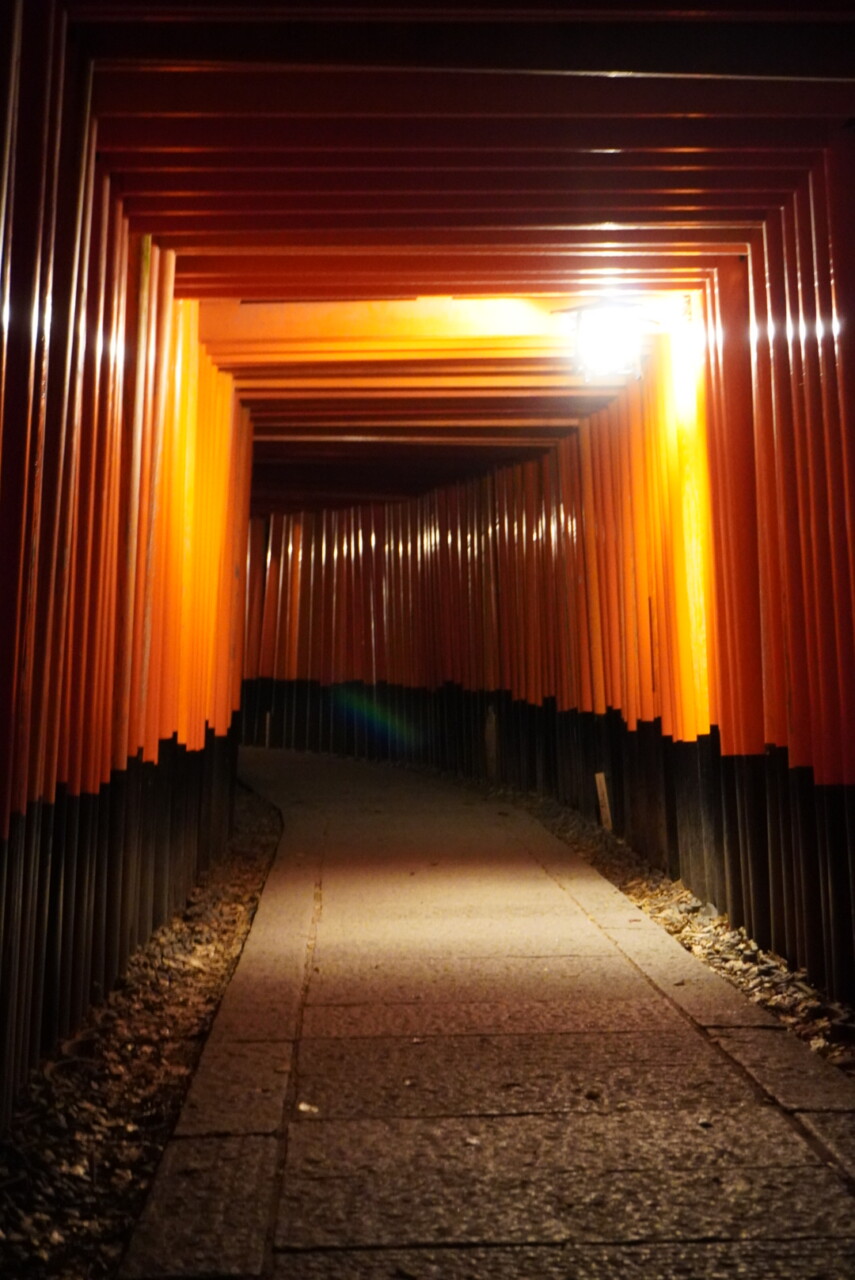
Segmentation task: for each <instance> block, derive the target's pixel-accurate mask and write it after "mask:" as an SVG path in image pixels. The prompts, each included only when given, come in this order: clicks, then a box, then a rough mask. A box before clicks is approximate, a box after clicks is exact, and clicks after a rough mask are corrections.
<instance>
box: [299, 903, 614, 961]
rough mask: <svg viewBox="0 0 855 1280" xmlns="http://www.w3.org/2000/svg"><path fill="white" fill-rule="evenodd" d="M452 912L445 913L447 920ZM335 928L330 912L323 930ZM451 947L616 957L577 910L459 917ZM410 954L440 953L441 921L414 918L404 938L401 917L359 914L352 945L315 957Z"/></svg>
mask: <svg viewBox="0 0 855 1280" xmlns="http://www.w3.org/2000/svg"><path fill="white" fill-rule="evenodd" d="M447 917H448V912H446V921H447ZM331 924H332V920H331V916H330V914H329V913H327V912H325V918H324V930H325V931H326V929H327V928H328V927H330V925H331ZM446 946H450V947H451V949H452V953H453V954H454V955H455V956H493V957H499V956H548V955H559V956H573V955H576V956H579V955H584V956H597V955H603V956H616V955H617V954H618V952H617V947H616V946H615V944H614V943H613V942H611V940H610V939H609V938H607V937H606V935H605V934H604V933H603V932H602V930H601V929H597V928H596V926H594V925H592V924H591V923H590V921H589V920H588V919H587V918H586V917H585V916H583V915H582V914H581V913H573V912H572V911H569V910H568V911H554V910H553V911H549V912H533V911H527V912H526V913H525V914H524V915H517V916H508V917H505V918H503V919H501V920H496V919H495V917H494V918H492V919H484V917H483V915H482V914H475V913H474V912H473V913H472V914H467V915H465V916H461V917H459V919H458V921H457V927H456V928H454V929H453V932H452V935H451V938H450V940H449V941H448V942H447V943H446ZM403 952H406V953H407V954H409V955H410V956H412V957H416V956H430V955H435V954H436V952H437V922H436V921H435V920H432V919H426V918H425V917H424V916H422V915H416V916H410V917H408V918H407V922H406V933H405V934H404V935H402V929H401V916H400V914H399V913H397V912H396V913H392V912H390V913H389V914H388V915H386V916H380V917H378V913H377V912H376V910H375V911H372V912H371V914H370V915H369V916H366V915H365V914H359V915H357V916H355V917H354V919H353V920H352V921H351V922H349V924H348V926H347V943H346V945H343V944H340V943H339V944H337V945H336V944H335V943H333V944H331V943H329V942H326V941H321V942H320V943H319V945H318V948H317V950H316V952H315V959H316V961H317V962H318V963H319V964H320V965H321V966H323V965H324V963H325V962H326V960H327V959H328V958H332V959H337V960H342V959H345V958H346V959H352V960H353V961H354V962H356V963H360V962H362V961H364V960H366V959H371V958H375V957H376V956H377V955H378V954H389V953H392V954H398V955H400V954H401V953H403Z"/></svg>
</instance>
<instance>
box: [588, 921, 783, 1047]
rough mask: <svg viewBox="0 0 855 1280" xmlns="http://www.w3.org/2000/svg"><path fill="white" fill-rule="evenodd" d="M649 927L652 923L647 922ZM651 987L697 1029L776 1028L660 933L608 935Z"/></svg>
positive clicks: (771, 1020) (774, 1020)
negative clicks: (675, 1006)
mask: <svg viewBox="0 0 855 1280" xmlns="http://www.w3.org/2000/svg"><path fill="white" fill-rule="evenodd" d="M651 923H652V922H651ZM606 932H607V934H608V936H609V937H610V938H612V939H613V940H614V941H615V942H616V943H617V945H618V946H619V948H620V950H621V952H622V953H623V954H624V955H625V956H626V957H627V959H629V960H631V961H632V963H633V964H634V965H635V966H637V968H638V969H639V970H640V971H641V972H642V973H643V974H644V975H645V977H647V978H649V979H650V981H651V982H652V983H654V985H655V986H656V987H658V989H659V990H660V991H661V992H662V994H663V995H665V996H667V997H668V999H669V1000H672V1001H673V1002H674V1003H675V1004H676V1005H678V1006H679V1007H680V1008H681V1009H683V1010H684V1012H685V1013H687V1014H688V1016H689V1017H690V1018H691V1019H692V1020H693V1021H694V1022H696V1023H698V1025H699V1026H701V1027H709V1028H711V1027H734V1028H735V1027H780V1025H781V1024H780V1022H779V1021H778V1020H777V1018H775V1017H774V1016H773V1015H772V1014H771V1013H768V1012H767V1011H766V1010H765V1009H761V1007H760V1006H759V1005H756V1004H752V1002H751V1001H750V1000H748V999H747V998H746V997H745V995H744V994H743V993H742V992H741V991H739V990H737V988H736V987H734V986H733V984H732V983H730V982H728V981H727V979H726V978H722V977H720V976H719V974H717V973H713V971H712V970H711V969H708V968H707V967H706V965H705V964H703V963H702V962H701V961H700V960H699V959H698V957H697V956H693V955H692V954H691V952H689V951H686V950H685V948H684V947H681V946H680V944H679V942H677V941H676V939H675V938H672V937H671V935H670V934H669V933H666V931H665V930H664V929H659V928H658V926H657V929H656V934H650V933H647V932H645V934H644V935H643V936H642V935H641V934H640V933H638V932H637V931H636V930H634V929H631V928H630V929H616V928H613V927H610V928H608V929H607V930H606Z"/></svg>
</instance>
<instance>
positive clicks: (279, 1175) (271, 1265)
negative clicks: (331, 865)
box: [253, 815, 328, 1280]
mask: <svg viewBox="0 0 855 1280" xmlns="http://www.w3.org/2000/svg"><path fill="white" fill-rule="evenodd" d="M283 827H284V815H283ZM327 832H328V828H327V826H326V824H325V825H324V830H323V833H322V836H321V856H320V859H319V862H318V869H317V874H316V877H315V885H314V893H313V903H312V916H311V921H310V924H309V933H308V937H307V939H306V951H305V959H304V964H303V981H302V985H301V989H300V998H299V1001H298V1004H297V1012H296V1018H295V1024H294V1040H293V1045H294V1048H293V1055H292V1059H291V1073H290V1075H289V1077H288V1087H287V1089H286V1091H285V1099H284V1103H283V1107H282V1118H281V1122H280V1128H279V1134H278V1142H277V1151H276V1173H275V1176H274V1178H273V1185H272V1187H271V1190H270V1199H269V1204H268V1213H267V1231H266V1235H265V1243H264V1266H263V1269H262V1276H272V1275H273V1273H274V1271H275V1268H276V1252H277V1251H276V1249H275V1239H276V1223H277V1218H278V1214H279V1203H280V1200H281V1197H282V1188H283V1186H284V1183H285V1166H286V1163H287V1158H288V1119H289V1116H290V1115H291V1114H292V1112H293V1110H294V1107H295V1106H296V1104H297V1100H298V1098H299V1089H300V1067H299V1048H300V1041H301V1039H302V1033H303V1016H304V1011H305V1008H306V997H307V995H308V992H309V983H310V982H311V978H312V963H313V960H314V954H315V946H316V944H317V939H318V925H319V924H320V920H321V915H322V913H323V906H324V899H323V886H324V857H323V846H324V842H325V840H326V837H327ZM282 839H283V842H284V841H285V839H286V835H285V833H284V831H283V836H282ZM253 1280H255V1278H253Z"/></svg>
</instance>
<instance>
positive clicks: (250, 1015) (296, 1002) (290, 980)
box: [210, 959, 305, 1041]
mask: <svg viewBox="0 0 855 1280" xmlns="http://www.w3.org/2000/svg"><path fill="white" fill-rule="evenodd" d="M304 983H305V974H304V972H303V970H302V968H299V967H297V966H296V965H287V964H283V965H282V966H277V965H276V964H275V962H273V961H271V960H269V959H267V960H260V961H257V962H255V963H243V962H241V964H240V965H239V966H238V969H237V972H236V973H235V975H234V977H233V978H232V980H231V982H230V983H229V986H228V988H227V990H226V994H225V995H224V996H223V1000H222V1003H221V1004H220V1008H219V1010H218V1012H217V1016H216V1018H215V1019H214V1025H213V1026H212V1028H211V1035H210V1039H212V1040H264V1041H281V1040H293V1039H294V1036H295V1035H296V1032H297V1026H298V1019H299V1014H300V1007H301V1004H302V1000H303V987H304Z"/></svg>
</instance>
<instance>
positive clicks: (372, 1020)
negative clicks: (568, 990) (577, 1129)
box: [302, 992, 685, 1040]
mask: <svg viewBox="0 0 855 1280" xmlns="http://www.w3.org/2000/svg"><path fill="white" fill-rule="evenodd" d="M654 1029H655V1030H657V1031H660V1030H661V1031H669V1030H670V1031H682V1030H685V1019H684V1018H683V1017H682V1015H681V1014H680V1013H678V1012H677V1010H676V1009H674V1008H672V1007H671V1005H669V1004H668V1002H667V1001H665V1000H662V999H658V1000H657V999H654V998H652V997H650V998H647V997H644V996H642V997H639V998H638V999H633V1000H626V999H623V1000H621V999H616V998H615V999H609V1000H603V998H602V996H601V995H597V994H596V993H592V992H588V993H586V994H584V995H580V994H577V995H574V997H573V998H572V999H570V998H567V999H564V1000H538V1001H530V1002H528V1003H526V1004H523V1003H518V1004H516V1003H515V1004H499V1003H496V1004H491V1003H485V1002H480V1003H479V1002H476V1001H472V1000H470V1001H461V1002H458V1003H457V1004H445V1003H441V1002H438V1001H427V1000H423V1001H419V1002H414V1003H412V1004H404V1003H400V1004H345V1005H337V1004H316V1005H310V1006H308V1007H307V1008H306V1010H305V1013H304V1015H303V1025H302V1037H303V1039H304V1040H311V1039H318V1038H322V1039H327V1038H336V1039H337V1038H339V1037H350V1036H372V1037H373V1036H383V1037H389V1036H418V1035H434V1036H436V1035H449V1036H460V1035H530V1034H541V1035H555V1034H560V1033H570V1032H585V1031H651V1030H654Z"/></svg>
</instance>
